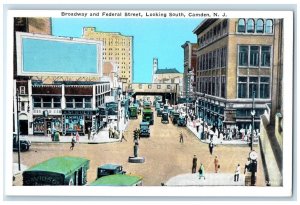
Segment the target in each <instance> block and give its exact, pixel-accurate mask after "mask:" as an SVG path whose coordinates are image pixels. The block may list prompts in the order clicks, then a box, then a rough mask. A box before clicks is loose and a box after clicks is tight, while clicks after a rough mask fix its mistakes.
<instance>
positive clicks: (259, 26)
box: [256, 19, 264, 33]
mask: <svg viewBox="0 0 300 205" xmlns="http://www.w3.org/2000/svg"><path fill="white" fill-rule="evenodd" d="M263 32H264V21H263V20H262V19H258V20H257V22H256V33H263Z"/></svg>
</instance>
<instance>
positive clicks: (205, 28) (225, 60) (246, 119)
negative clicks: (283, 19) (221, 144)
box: [193, 18, 281, 129]
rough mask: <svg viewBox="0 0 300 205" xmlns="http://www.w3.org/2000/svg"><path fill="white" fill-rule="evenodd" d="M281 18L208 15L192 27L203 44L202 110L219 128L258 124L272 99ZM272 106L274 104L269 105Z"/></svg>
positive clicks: (198, 79) (200, 53)
mask: <svg viewBox="0 0 300 205" xmlns="http://www.w3.org/2000/svg"><path fill="white" fill-rule="evenodd" d="M279 22H280V20H278V19H261V18H259V19H253V18H248V19H244V18H242V19H206V20H204V21H203V22H202V23H201V24H200V25H198V26H197V27H196V28H195V29H194V31H193V32H194V33H195V34H196V35H197V39H198V40H197V41H198V45H199V49H198V52H197V58H198V67H197V71H196V93H197V96H198V107H199V109H198V112H199V113H198V114H199V116H200V117H203V118H204V120H205V121H206V122H208V123H209V124H212V125H216V126H218V127H230V126H238V127H239V128H247V129H248V128H249V127H251V124H252V123H251V121H252V116H251V111H252V103H253V99H252V98H253V97H254V110H255V116H254V122H255V123H254V127H255V129H258V128H259V122H260V115H262V114H263V113H264V110H265V109H266V106H267V105H269V106H270V105H271V104H272V92H271V87H272V82H273V75H272V73H273V72H275V71H276V70H277V69H278V67H279V65H280V63H281V62H280V59H281V55H280V54H279V51H278V46H277V44H278V43H279V41H280V39H281V37H280V35H281V33H280V32H279V31H278V29H279V26H278V25H279ZM271 106H272V105H271Z"/></svg>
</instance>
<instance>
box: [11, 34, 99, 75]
mask: <svg viewBox="0 0 300 205" xmlns="http://www.w3.org/2000/svg"><path fill="white" fill-rule="evenodd" d="M16 46H17V47H16V49H17V68H18V69H17V72H18V73H17V74H18V75H19V76H40V75H55V76H58V75H64V76H70V75H73V76H78V75H85V76H86V75H90V76H101V75H102V55H101V51H102V42H101V41H93V40H86V39H80V38H72V37H56V36H50V35H40V34H32V33H23V32H17V35H16Z"/></svg>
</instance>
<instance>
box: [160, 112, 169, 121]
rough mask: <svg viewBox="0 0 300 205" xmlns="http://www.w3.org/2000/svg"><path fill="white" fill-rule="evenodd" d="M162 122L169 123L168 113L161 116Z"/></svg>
mask: <svg viewBox="0 0 300 205" xmlns="http://www.w3.org/2000/svg"><path fill="white" fill-rule="evenodd" d="M161 122H162V123H169V117H168V113H167V112H163V113H162V116H161Z"/></svg>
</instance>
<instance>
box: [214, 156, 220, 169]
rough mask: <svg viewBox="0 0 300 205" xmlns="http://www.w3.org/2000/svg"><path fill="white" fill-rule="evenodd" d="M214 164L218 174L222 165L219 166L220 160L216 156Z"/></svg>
mask: <svg viewBox="0 0 300 205" xmlns="http://www.w3.org/2000/svg"><path fill="white" fill-rule="evenodd" d="M214 164H215V172H216V173H218V171H219V168H220V165H219V160H218V157H217V156H215V160H214Z"/></svg>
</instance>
